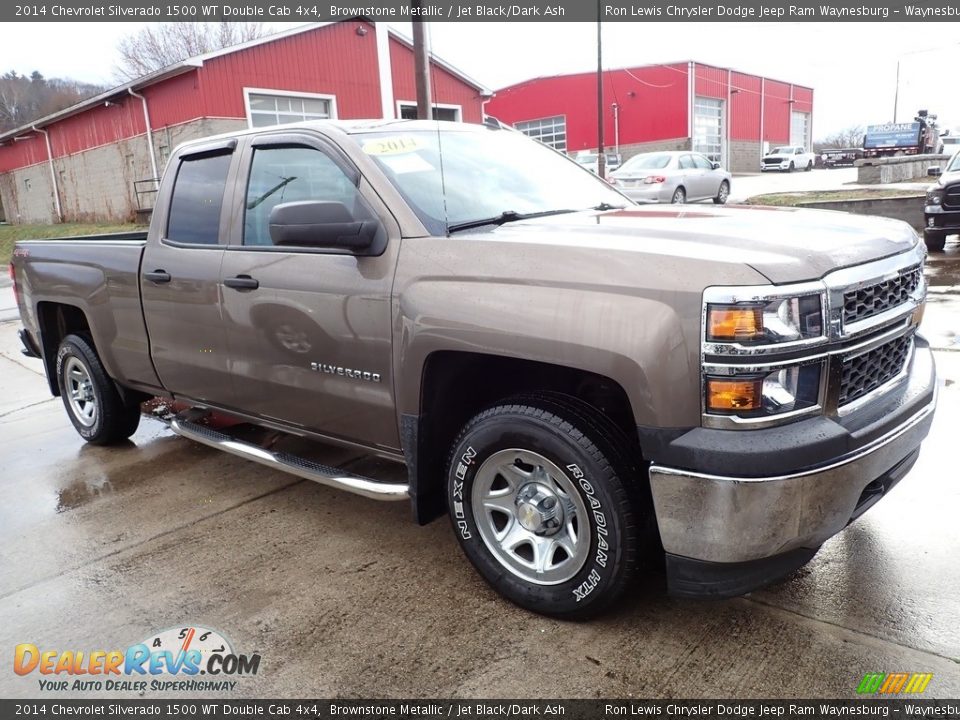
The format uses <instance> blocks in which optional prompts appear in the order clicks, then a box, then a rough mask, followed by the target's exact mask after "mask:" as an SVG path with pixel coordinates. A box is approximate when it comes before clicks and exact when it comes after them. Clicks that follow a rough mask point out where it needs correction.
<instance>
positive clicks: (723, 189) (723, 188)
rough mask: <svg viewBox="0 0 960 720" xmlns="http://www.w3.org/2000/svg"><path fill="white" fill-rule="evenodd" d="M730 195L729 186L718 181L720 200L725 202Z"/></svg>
mask: <svg viewBox="0 0 960 720" xmlns="http://www.w3.org/2000/svg"><path fill="white" fill-rule="evenodd" d="M729 196H730V188H729V187H727V184H726V183H720V202H721V203H725V202H726V201H727V198H728V197H729Z"/></svg>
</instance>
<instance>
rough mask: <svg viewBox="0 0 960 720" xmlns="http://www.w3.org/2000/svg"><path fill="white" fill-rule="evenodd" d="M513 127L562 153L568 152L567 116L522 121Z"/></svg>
mask: <svg viewBox="0 0 960 720" xmlns="http://www.w3.org/2000/svg"><path fill="white" fill-rule="evenodd" d="M513 126H514V127H515V128H516V129H517V130H519V131H520V132H522V133H523V134H524V135H526V136H527V137H532V138H533V139H534V140H539V141H540V142H542V143H543V144H544V145H549V146H550V147H552V148H553V149H554V150H559V151H560V152H566V151H567V118H566V116H565V115H557V116H556V117H548V118H540V119H539V120H521V121H520V122H515V123H514V124H513Z"/></svg>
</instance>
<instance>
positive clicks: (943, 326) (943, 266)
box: [921, 244, 960, 350]
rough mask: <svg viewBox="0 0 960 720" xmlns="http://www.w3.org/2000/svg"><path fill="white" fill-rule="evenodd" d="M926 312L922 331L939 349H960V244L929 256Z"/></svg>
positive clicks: (949, 246) (932, 344) (926, 273)
mask: <svg viewBox="0 0 960 720" xmlns="http://www.w3.org/2000/svg"><path fill="white" fill-rule="evenodd" d="M924 274H925V275H926V278H927V282H928V283H929V285H928V289H927V309H926V313H925V314H924V318H923V324H922V325H921V332H922V333H923V336H924V337H925V338H927V339H928V340H929V341H930V344H931V346H933V348H934V349H936V350H960V245H958V244H952V245H947V249H946V252H943V253H931V254H930V255H929V256H928V257H927V263H926V267H925V273H924Z"/></svg>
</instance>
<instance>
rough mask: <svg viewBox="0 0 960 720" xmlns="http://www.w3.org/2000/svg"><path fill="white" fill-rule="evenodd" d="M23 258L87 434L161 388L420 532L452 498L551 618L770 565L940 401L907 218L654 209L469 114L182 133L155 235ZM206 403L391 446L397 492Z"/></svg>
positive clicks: (826, 532) (23, 281)
mask: <svg viewBox="0 0 960 720" xmlns="http://www.w3.org/2000/svg"><path fill="white" fill-rule="evenodd" d="M14 255H15V257H14V261H13V265H12V272H13V276H14V280H15V284H16V289H17V292H18V302H19V308H20V312H21V316H22V319H23V324H24V326H25V327H24V330H23V331H22V338H23V341H24V344H25V346H26V348H25V352H27V353H28V354H32V355H35V356H37V357H40V358H42V360H43V363H44V366H45V368H46V373H47V378H48V381H49V385H50V390H51V392H52V393H53V394H54V395H60V396H61V397H62V398H63V403H64V406H65V408H66V411H67V414H68V415H69V417H70V419H71V421H72V422H73V424H74V426H75V427H76V429H77V430H78V431H79V433H80V434H81V435H82V436H83V437H84V438H86V439H87V441H89V442H92V443H98V444H107V443H111V442H115V441H119V440H122V439H124V438H127V437H129V436H130V435H131V434H132V433H133V432H134V430H135V429H136V427H137V424H138V422H139V418H140V410H139V406H140V403H141V401H142V400H144V399H145V398H148V397H152V396H158V395H159V396H162V397H166V398H168V399H172V400H174V401H176V402H178V403H180V407H183V408H186V409H185V410H184V411H183V412H181V413H180V414H178V415H177V416H176V417H173V418H172V419H171V422H170V426H171V428H172V429H173V430H174V431H175V432H177V433H179V434H181V435H184V436H186V437H187V438H191V439H193V440H195V441H198V442H201V443H205V444H208V445H211V446H214V447H218V448H221V449H223V450H226V451H229V452H232V453H235V454H237V455H240V456H243V457H246V458H249V459H250V460H254V461H257V462H260V463H264V464H266V465H268V466H272V467H275V468H280V469H283V470H286V471H288V472H291V473H294V474H297V475H300V476H302V477H306V478H310V479H312V480H316V481H318V482H322V483H325V484H328V485H332V486H335V487H340V488H344V489H346V490H350V491H353V492H356V493H359V494H361V495H365V496H368V497H374V498H381V499H393V500H396V499H409V500H410V501H412V505H413V513H414V517H415V519H416V520H417V521H418V522H420V523H426V522H428V521H430V520H432V519H434V518H436V517H437V516H439V515H441V514H443V513H444V512H447V513H449V516H450V518H451V521H452V524H453V528H454V531H455V533H456V536H457V538H458V540H459V543H460V545H461V546H462V548H463V551H464V552H465V554H466V555H467V557H468V558H469V559H470V561H471V562H472V563H473V565H474V566H475V567H476V569H477V570H478V572H479V573H480V574H481V575H482V576H483V577H484V578H485V579H486V580H487V581H488V582H489V583H491V584H492V585H493V586H494V587H495V588H496V589H497V590H498V591H499V592H501V593H502V594H503V595H505V596H506V597H508V598H510V599H511V600H513V601H515V602H517V603H519V604H520V605H523V606H525V607H527V608H531V609H533V610H536V611H539V612H544V613H550V614H554V615H558V616H567V617H572V616H586V615H590V614H593V613H596V612H598V611H599V610H600V609H602V608H604V607H606V606H607V605H608V604H609V603H610V602H611V601H612V600H614V599H615V598H616V597H617V596H618V595H620V594H622V593H623V591H624V590H625V588H627V587H628V585H629V583H630V581H631V579H632V578H634V577H635V576H637V575H638V573H639V568H640V565H641V559H642V558H646V557H649V556H653V557H659V558H660V562H661V563H662V562H663V560H662V558H663V556H664V555H663V554H662V553H665V557H666V572H667V581H668V587H669V589H670V590H671V591H672V592H674V593H676V594H679V595H713V596H729V595H734V594H739V593H743V592H746V591H749V590H751V589H753V588H756V587H758V586H760V585H763V584H764V583H767V582H770V581H772V580H774V579H776V578H779V577H782V576H784V575H785V574H787V573H789V572H790V571H792V570H793V569H795V568H797V567H799V566H800V565H802V564H803V563H805V562H807V561H808V560H809V559H810V558H811V557H812V556H813V555H814V553H815V552H816V551H817V549H818V548H819V547H820V545H821V544H822V543H823V542H824V541H825V540H827V539H828V538H830V537H831V536H832V535H834V534H836V533H838V532H839V531H840V530H842V529H843V528H844V527H845V526H846V525H847V524H848V523H849V522H850V521H851V520H852V519H854V518H856V517H857V516H859V515H860V514H861V513H863V512H864V511H865V510H866V509H867V508H869V507H870V506H871V505H872V504H873V503H875V502H876V501H877V500H878V499H879V498H880V497H881V496H882V495H884V494H885V493H886V492H887V491H889V490H890V488H891V487H892V486H893V485H894V484H895V483H896V482H897V481H898V480H899V479H900V478H902V477H903V476H904V474H905V473H906V472H907V471H908V470H909V469H910V467H911V466H912V465H913V463H914V461H915V460H916V458H917V455H918V453H919V448H920V443H921V440H922V439H923V438H924V436H925V435H926V433H927V431H928V429H929V426H930V423H931V420H932V416H933V409H934V406H935V396H936V393H935V390H936V383H935V372H934V366H933V361H932V356H931V352H930V350H929V346H928V344H927V343H926V342H925V341H924V340H923V338H922V337H921V336H920V335H919V334H917V327H918V325H919V322H920V318H921V315H922V311H923V307H924V298H925V292H926V285H925V281H924V277H923V262H924V258H925V248H924V245H923V243H922V242H921V241H920V240H919V238H918V237H917V234H916V233H915V232H914V231H913V230H912V229H910V228H909V227H908V226H907V225H906V224H904V223H901V222H896V221H891V220H885V219H879V218H863V217H853V216H848V215H845V214H841V213H831V212H824V211H802V210H796V209H771V208H748V207H731V208H721V207H707V208H687V207H684V208H670V209H658V208H641V207H638V206H635V205H633V204H632V203H631V202H630V201H629V200H628V199H627V198H625V197H624V196H623V195H621V194H619V193H618V192H617V191H616V190H615V189H613V188H611V187H610V186H608V185H607V184H606V183H604V182H603V181H602V180H600V179H598V178H596V177H595V176H593V175H592V174H591V173H589V172H587V171H585V170H583V169H582V168H579V167H577V165H576V164H575V163H574V162H572V161H571V160H569V159H567V158H564V157H563V156H561V155H560V154H558V153H555V152H554V151H552V150H550V149H548V148H545V147H543V146H541V145H539V144H537V143H535V142H533V141H530V140H528V139H526V138H523V137H522V136H520V135H519V134H518V133H515V132H512V131H509V130H503V129H493V128H489V127H484V126H479V125H478V126H468V125H459V124H452V123H424V122H418V121H406V122H405V121H369V122H352V123H347V122H326V123H312V124H304V125H290V126H284V127H280V128H269V129H258V130H254V131H249V132H243V133H237V134H234V135H230V136H224V137H217V138H212V139H206V140H203V141H198V142H193V143H190V144H187V145H184V146H182V147H180V148H179V149H178V150H177V151H176V152H175V153H174V154H173V156H172V158H171V160H170V162H169V165H168V168H167V171H166V173H165V175H164V178H163V180H162V183H161V185H160V189H159V193H158V198H157V203H156V208H155V210H154V213H153V218H152V222H151V225H150V229H149V232H148V233H146V234H145V236H134V237H112V238H109V237H107V238H100V239H93V240H90V239H72V240H65V241H61V240H49V241H32V242H21V243H18V244H17V246H16V248H15V253H14ZM211 412H216V413H219V414H227V415H229V416H231V417H233V418H236V419H239V420H241V421H244V422H245V423H247V427H248V428H249V426H250V425H253V426H255V427H260V428H269V429H270V430H271V431H272V432H274V433H276V432H280V433H283V434H284V437H290V436H299V438H301V439H302V438H307V439H315V440H321V441H325V442H334V443H344V444H347V445H349V446H352V447H359V448H363V449H365V450H367V451H369V452H370V453H373V454H376V455H380V456H383V457H387V458H392V459H395V460H398V461H403V462H405V463H406V467H407V470H408V482H406V483H383V482H378V481H377V480H376V479H374V478H369V477H360V476H358V475H356V474H352V473H349V472H345V471H342V470H340V469H337V468H333V467H327V466H324V465H320V464H317V463H315V462H313V461H311V460H310V459H308V458H307V457H306V456H305V455H304V454H303V453H297V454H294V453H291V452H285V451H283V452H281V451H278V450H277V449H276V447H274V446H272V445H270V444H268V443H266V442H261V443H257V442H255V441H254V440H252V439H251V438H250V436H249V434H248V435H242V436H241V435H238V433H236V432H231V431H225V430H223V429H215V428H213V427H211V426H210V424H204V421H203V417H204V415H205V414H206V413H211ZM301 442H302V440H301Z"/></svg>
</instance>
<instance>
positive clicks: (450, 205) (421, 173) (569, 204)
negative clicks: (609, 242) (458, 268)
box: [357, 128, 632, 235]
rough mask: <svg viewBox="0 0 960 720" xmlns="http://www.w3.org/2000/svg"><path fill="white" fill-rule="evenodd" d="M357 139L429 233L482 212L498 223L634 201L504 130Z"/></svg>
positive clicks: (481, 215) (460, 223) (443, 231)
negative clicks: (441, 152) (441, 151)
mask: <svg viewBox="0 0 960 720" xmlns="http://www.w3.org/2000/svg"><path fill="white" fill-rule="evenodd" d="M357 141H358V142H359V144H360V146H361V148H362V149H363V151H364V152H365V153H366V154H367V155H369V156H370V157H371V158H372V159H373V160H374V161H375V162H376V163H377V165H378V166H379V167H380V168H381V169H382V170H383V172H384V173H385V174H386V176H387V178H389V180H390V182H392V183H393V185H394V186H395V187H396V188H397V190H399V191H400V194H401V195H403V197H404V199H405V200H406V201H407V203H408V204H409V205H410V207H411V208H412V209H413V211H414V212H415V213H416V214H417V216H418V217H419V218H420V220H421V222H423V224H424V225H425V226H426V228H427V229H428V230H429V231H430V232H431V233H432V234H434V235H445V234H447V232H448V230H449V229H450V228H451V227H454V226H469V225H472V224H474V223H478V222H479V221H482V220H484V219H486V218H491V219H496V222H497V224H500V223H502V222H505V221H509V220H511V219H522V218H524V217H529V216H535V215H544V214H550V213H557V212H560V211H566V212H573V211H575V210H586V209H589V208H594V207H606V206H616V207H623V206H625V205H630V204H632V203H631V201H630V200H627V199H626V198H625V197H624V196H623V195H621V194H620V193H618V192H616V191H615V190H613V189H612V188H611V187H610V186H609V185H607V183H605V182H604V181H603V180H600V179H599V178H598V177H597V176H596V175H593V174H592V173H591V172H590V171H588V170H584V169H583V168H581V167H578V166H577V164H576V163H573V162H570V161H569V160H568V159H566V158H565V157H563V156H562V155H560V154H559V153H557V152H555V151H553V150H551V149H549V148H547V147H546V146H544V145H541V144H540V143H538V142H536V141H534V140H530V139H529V138H527V137H525V136H523V135H521V134H519V133H516V132H512V131H509V130H484V131H480V132H472V131H464V130H448V129H444V128H441V129H440V130H439V131H438V132H434V131H423V130H420V131H415V132H410V131H407V132H404V131H403V130H398V131H395V132H391V133H369V134H363V135H360V136H358V137H357ZM441 148H442V150H443V157H442V165H441V154H440V149H441ZM441 167H442V171H443V172H442V177H441Z"/></svg>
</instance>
